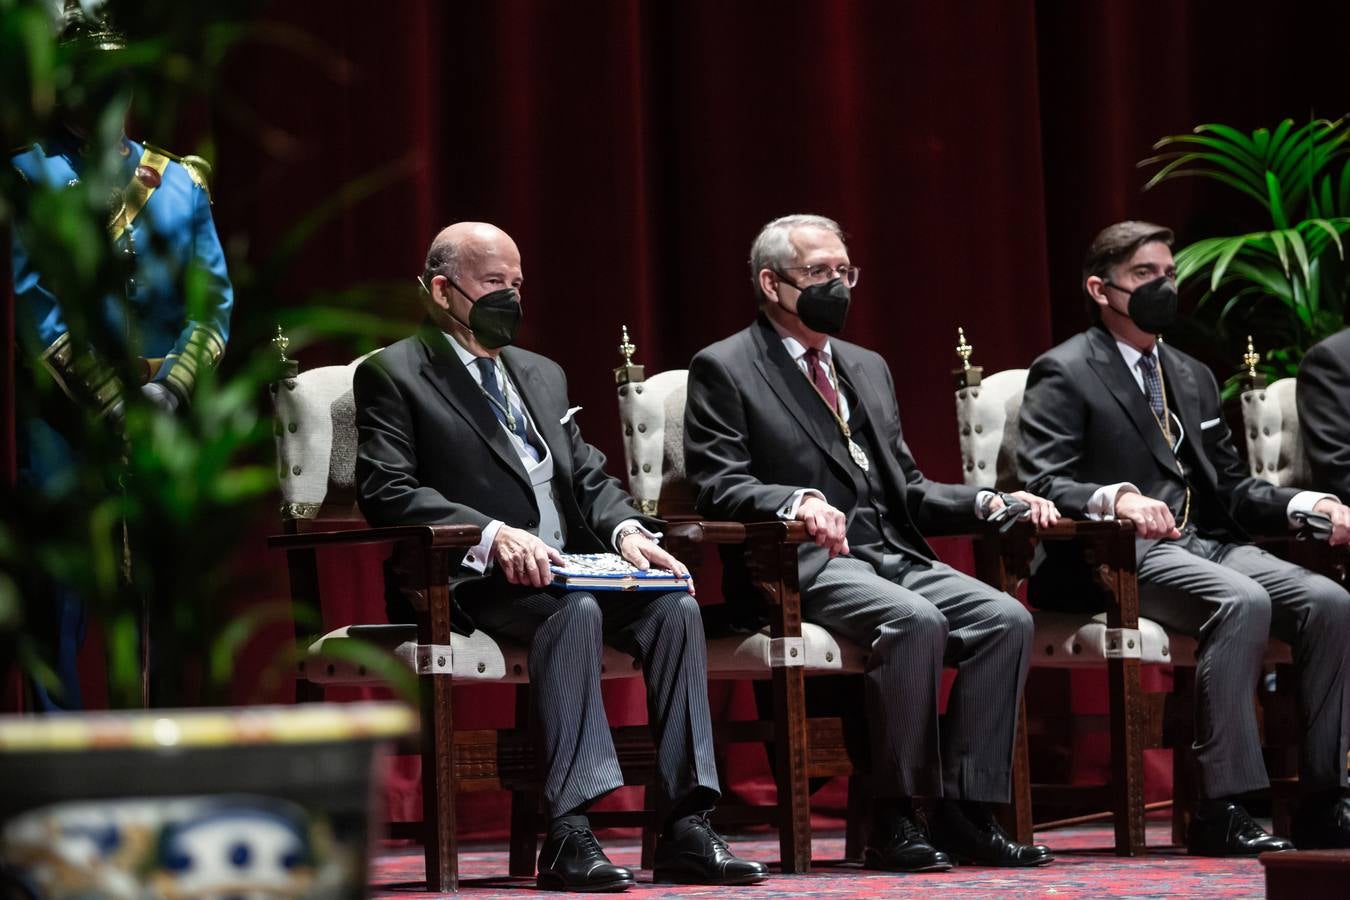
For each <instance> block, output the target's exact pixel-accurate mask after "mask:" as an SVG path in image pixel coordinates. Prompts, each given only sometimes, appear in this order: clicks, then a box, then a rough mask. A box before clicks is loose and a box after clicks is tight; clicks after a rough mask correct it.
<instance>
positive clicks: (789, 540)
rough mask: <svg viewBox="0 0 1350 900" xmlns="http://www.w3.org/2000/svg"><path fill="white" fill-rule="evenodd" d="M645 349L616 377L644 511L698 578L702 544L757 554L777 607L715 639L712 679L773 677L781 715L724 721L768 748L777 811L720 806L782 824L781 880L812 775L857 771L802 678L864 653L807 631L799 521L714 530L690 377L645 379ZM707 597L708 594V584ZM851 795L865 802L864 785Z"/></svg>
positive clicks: (796, 854) (851, 843)
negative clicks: (692, 422) (697, 448)
mask: <svg viewBox="0 0 1350 900" xmlns="http://www.w3.org/2000/svg"><path fill="white" fill-rule="evenodd" d="M635 350H636V348H635V347H634V346H633V345H632V344H631V343H630V342H629V340H628V329H627V328H624V330H623V343H622V345H621V346H620V351H621V352H622V353H623V354H624V364H623V365H622V366H620V367H619V368H617V369H615V380H616V381H617V383H618V399H619V417H620V420H621V423H622V427H623V439H624V441H623V443H624V456H625V462H626V466H627V473H628V481H629V492H630V493H631V494H632V495H633V497H634V499H636V500H637V502H638V506H639V508H640V509H641V510H642V511H643V512H644V513H647V514H649V515H655V516H659V517H661V518H663V519H665V520H666V521H668V522H670V523H672V525H671V528H670V530H669V533H668V534H667V536H666V539H665V543H666V545H667V547H668V548H669V549H670V550H671V552H673V553H674V554H675V555H676V556H677V557H679V558H681V559H682V560H684V561H685V562H686V564H688V565H690V566H691V568H694V569H695V571H697V563H698V559H699V556H700V554H699V553H698V550H699V548H698V547H697V546H696V545H697V544H702V543H707V544H718V545H740V546H741V547H742V548H743V551H744V552H745V553H746V554H747V556H748V563H749V568H750V571H751V575H752V578H753V579H754V580H755V584H756V588H757V589H758V590H759V591H760V592H761V593H762V594H763V595H764V597H765V598H766V599H767V600H768V601H769V609H770V624H769V626H768V627H766V628H764V629H762V630H761V631H759V632H757V633H753V634H749V635H735V636H731V637H716V636H714V637H712V638H710V639H709V641H708V678H709V680H748V679H749V680H769V681H771V682H772V695H773V718H772V719H771V720H769V721H760V722H732V723H720V724H718V725H716V726H715V729H714V731H715V734H716V735H717V737H718V738H719V740H721V741H728V742H730V741H744V742H764V743H771V744H772V745H773V749H774V757H775V758H774V766H773V770H774V777H775V780H776V782H777V788H778V803H777V806H776V807H769V808H763V807H761V808H758V809H755V808H741V809H730V808H727V807H726V806H725V805H724V806H723V807H719V810H718V813H719V815H720V816H721V817H722V819H723V821H726V820H727V819H729V818H734V819H735V820H736V821H739V822H742V823H750V822H768V823H771V824H774V825H776V826H777V828H778V833H779V847H780V850H781V853H782V867H783V871H784V872H791V873H796V872H806V871H809V870H810V866H811V810H810V789H809V784H810V779H812V778H819V777H830V776H834V775H852V774H853V772H854V766H853V762H852V760H851V758H850V757H849V754H848V752H847V748H846V745H845V740H844V727H843V723H842V722H841V720H840V719H838V718H816V719H810V718H808V717H807V714H806V689H805V681H804V678H805V676H807V675H812V674H831V675H840V674H849V673H853V674H861V673H862V672H863V671H864V666H865V663H866V653H865V651H864V650H863V648H860V647H857V646H856V645H853V644H851V643H849V642H847V641H845V640H843V639H841V638H838V637H836V636H834V635H832V634H830V633H829V632H828V631H827V630H826V629H824V628H821V627H819V626H817V625H812V624H809V623H803V622H802V618H801V603H800V595H799V592H798V587H797V545H798V544H800V543H802V542H803V541H805V540H807V535H806V529H805V527H804V526H802V525H801V523H799V522H763V523H758V524H750V525H742V524H739V523H732V522H705V521H702V520H700V519H699V518H698V517H697V515H696V513H695V511H694V507H693V491H692V489H691V488H690V486H689V485H688V483H687V481H686V480H685V468H684V407H685V386H686V381H687V377H688V373H687V372H686V371H685V370H683V369H678V370H671V371H668V372H662V373H660V374H658V375H654V376H652V377H651V378H647V377H646V376H645V372H644V369H643V367H642V366H639V365H634V364H633V362H632V355H633V353H634V351H635ZM705 589H706V586H705ZM850 796H851V798H852V799H853V800H855V801H857V803H853V804H851V805H853V806H856V805H859V804H860V803H861V799H862V798H861V795H860V794H858V793H857V789H856V787H854V788H853V789H851V791H850ZM857 825H858V816H857V815H856V809H851V810H850V828H849V838H848V841H847V845H848V846H847V847H846V849H845V855H846V856H849V857H854V856H856V857H861V855H862V846H861V840H860V832H859V830H858V827H857Z"/></svg>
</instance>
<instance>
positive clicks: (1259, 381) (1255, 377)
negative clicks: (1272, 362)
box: [1238, 334, 1266, 391]
mask: <svg viewBox="0 0 1350 900" xmlns="http://www.w3.org/2000/svg"><path fill="white" fill-rule="evenodd" d="M1260 361H1261V354H1259V353H1257V352H1256V346H1255V345H1254V344H1253V343H1252V336H1251V335H1250V334H1249V335H1247V352H1246V353H1244V354H1242V365H1243V366H1245V367H1246V371H1244V372H1242V373H1241V374H1239V375H1238V378H1239V379H1240V380H1241V381H1242V384H1243V386H1244V390H1249V391H1251V390H1260V389H1261V388H1263V387H1265V386H1266V376H1264V375H1262V374H1261V373H1260V372H1258V371H1256V364H1257V363H1259V362H1260Z"/></svg>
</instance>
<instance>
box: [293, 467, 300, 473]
mask: <svg viewBox="0 0 1350 900" xmlns="http://www.w3.org/2000/svg"><path fill="white" fill-rule="evenodd" d="M291 471H292V472H293V473H295V474H296V475H299V474H300V467H299V466H291Z"/></svg>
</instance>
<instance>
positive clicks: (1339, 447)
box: [1297, 328, 1350, 503]
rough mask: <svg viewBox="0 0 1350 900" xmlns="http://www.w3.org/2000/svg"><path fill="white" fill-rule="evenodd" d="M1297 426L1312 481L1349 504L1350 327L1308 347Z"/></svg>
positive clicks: (1300, 381) (1300, 373) (1300, 382)
mask: <svg viewBox="0 0 1350 900" xmlns="http://www.w3.org/2000/svg"><path fill="white" fill-rule="evenodd" d="M1297 397H1298V427H1299V430H1300V431H1301V432H1302V433H1303V445H1304V447H1306V448H1307V452H1308V460H1309V462H1311V463H1312V471H1313V482H1314V483H1313V485H1311V486H1312V487H1315V488H1317V489H1318V490H1322V491H1326V492H1327V493H1330V494H1335V495H1336V496H1337V497H1339V498H1340V499H1341V502H1343V503H1344V502H1350V328H1346V329H1344V330H1342V331H1338V332H1336V333H1335V334H1333V335H1332V336H1331V337H1329V338H1327V339H1326V340H1324V341H1322V342H1321V343H1320V344H1317V345H1316V346H1314V347H1313V348H1312V349H1311V350H1309V351H1308V353H1307V355H1305V356H1304V357H1303V362H1302V363H1301V364H1300V365H1299V367H1298V394H1297Z"/></svg>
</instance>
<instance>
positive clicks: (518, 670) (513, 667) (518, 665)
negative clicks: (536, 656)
mask: <svg viewBox="0 0 1350 900" xmlns="http://www.w3.org/2000/svg"><path fill="white" fill-rule="evenodd" d="M511 670H512V671H513V672H515V673H516V674H517V675H519V674H520V671H521V669H520V663H516V664H515V665H514V666H512V667H511Z"/></svg>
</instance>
